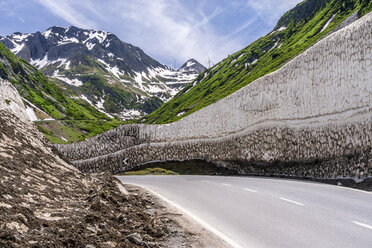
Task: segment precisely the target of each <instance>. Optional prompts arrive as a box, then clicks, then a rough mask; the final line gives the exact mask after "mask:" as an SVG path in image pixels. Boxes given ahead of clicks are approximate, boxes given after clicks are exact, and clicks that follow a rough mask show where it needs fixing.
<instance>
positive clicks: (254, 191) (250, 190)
mask: <svg viewBox="0 0 372 248" xmlns="http://www.w3.org/2000/svg"><path fill="white" fill-rule="evenodd" d="M244 190H245V191H249V192H253V193H257V191H256V190H253V189H247V188H244Z"/></svg>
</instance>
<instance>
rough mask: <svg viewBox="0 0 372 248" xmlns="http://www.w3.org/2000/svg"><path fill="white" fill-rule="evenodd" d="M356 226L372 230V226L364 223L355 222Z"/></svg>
mask: <svg viewBox="0 0 372 248" xmlns="http://www.w3.org/2000/svg"><path fill="white" fill-rule="evenodd" d="M353 223H354V224H357V225H358V226H362V227H365V228H368V229H371V230H372V226H370V225H367V224H363V223H360V222H358V221H353Z"/></svg>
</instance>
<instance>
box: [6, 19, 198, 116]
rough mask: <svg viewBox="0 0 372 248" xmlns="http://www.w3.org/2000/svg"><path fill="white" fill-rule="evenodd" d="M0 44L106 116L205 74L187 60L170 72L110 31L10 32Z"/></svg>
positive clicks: (72, 28) (168, 92) (169, 92)
mask: <svg viewBox="0 0 372 248" xmlns="http://www.w3.org/2000/svg"><path fill="white" fill-rule="evenodd" d="M0 42H2V43H3V44H4V45H5V46H7V47H8V48H9V49H10V50H11V51H12V52H13V53H15V54H16V55H17V56H19V57H21V58H23V59H25V60H27V61H28V62H30V63H31V64H32V65H34V66H35V67H37V68H38V69H40V70H42V71H43V72H44V73H45V74H46V75H47V76H49V77H50V78H52V79H53V80H59V81H61V82H63V83H65V84H66V86H67V87H69V88H71V87H72V88H73V89H74V91H75V92H78V93H79V94H78V97H79V98H81V99H83V100H86V99H88V100H89V101H90V102H89V103H91V104H92V105H93V106H95V107H96V108H97V109H100V110H102V111H105V112H107V113H109V114H115V113H125V114H127V113H138V109H136V108H135V107H134V109H131V108H129V109H128V107H130V106H141V104H143V103H144V102H146V100H147V99H150V98H153V97H157V98H158V99H161V101H163V102H164V101H167V100H169V99H170V98H171V97H172V96H174V95H175V94H177V93H178V91H180V90H181V89H182V88H183V87H184V86H185V85H186V84H188V83H190V82H191V81H193V80H194V79H195V78H196V77H197V76H198V74H199V73H200V72H202V71H204V69H205V68H204V67H203V66H202V65H200V64H199V63H198V62H197V61H196V60H189V61H188V62H186V63H185V65H184V66H183V67H181V68H180V70H178V71H175V70H172V69H170V68H169V67H168V66H166V65H163V64H161V63H159V62H158V61H156V60H154V59H153V58H151V57H150V56H148V55H147V54H145V53H144V52H143V51H142V50H141V49H140V48H138V47H135V46H133V45H131V44H128V43H125V42H123V41H121V40H120V39H119V38H118V37H117V36H116V35H114V34H112V33H110V32H105V31H99V30H90V29H80V28H78V27H75V26H70V27H58V26H53V27H51V28H48V29H47V30H45V31H44V32H36V33H32V34H22V33H14V34H12V35H9V36H5V37H0ZM97 84H99V86H97ZM86 85H89V87H92V89H87V88H86V87H83V86H86ZM118 91H119V92H120V93H119V92H118ZM124 92H126V93H124ZM129 96H130V97H129ZM109 98H110V100H111V99H116V100H115V103H110V104H105V101H107V99H109ZM128 99H133V100H128ZM139 103H140V104H139ZM97 104H98V105H99V106H98V105H97ZM96 105H97V106H96ZM123 115H124V114H123Z"/></svg>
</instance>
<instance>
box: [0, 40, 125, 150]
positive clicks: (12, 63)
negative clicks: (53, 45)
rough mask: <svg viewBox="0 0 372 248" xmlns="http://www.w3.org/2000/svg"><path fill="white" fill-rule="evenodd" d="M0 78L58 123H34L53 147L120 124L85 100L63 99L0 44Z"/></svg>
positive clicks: (53, 87)
mask: <svg viewBox="0 0 372 248" xmlns="http://www.w3.org/2000/svg"><path fill="white" fill-rule="evenodd" d="M0 77H1V78H3V79H7V80H9V81H11V82H12V84H13V85H14V86H15V87H16V88H17V90H18V92H19V93H20V95H21V96H22V97H24V98H25V99H27V100H28V101H30V102H31V103H33V104H34V105H36V106H37V107H38V108H40V109H41V110H43V111H44V112H45V113H47V114H48V115H50V116H51V117H53V118H54V119H56V120H59V121H58V125H57V124H56V125H50V124H48V125H47V124H46V123H37V125H38V127H39V129H40V130H41V131H43V133H44V134H45V135H46V137H47V138H48V139H49V140H50V141H52V142H54V143H63V142H65V141H63V140H62V139H61V138H60V137H61V136H65V138H67V140H69V141H78V140H83V139H85V138H86V137H88V136H93V135H96V134H98V133H102V132H104V131H107V130H109V129H111V128H114V127H116V126H118V125H120V124H121V123H120V122H118V121H116V120H113V119H111V118H109V117H108V116H107V115H105V114H103V113H101V112H99V111H97V110H96V109H95V108H93V107H92V106H91V105H90V104H89V103H87V102H85V101H84V100H81V99H73V98H69V97H66V94H65V92H63V91H62V90H61V89H60V88H59V87H58V86H57V85H56V84H55V83H53V82H51V81H49V80H48V79H47V78H46V77H45V75H44V74H43V73H42V72H40V71H38V70H37V69H35V68H34V67H33V66H31V65H30V64H28V63H27V62H26V61H25V60H23V59H21V58H19V57H17V56H15V55H14V54H13V53H12V52H10V51H9V50H8V49H7V48H6V47H5V46H4V45H3V44H1V43H0ZM50 126H53V128H50ZM57 133H58V134H59V135H56V134H57Z"/></svg>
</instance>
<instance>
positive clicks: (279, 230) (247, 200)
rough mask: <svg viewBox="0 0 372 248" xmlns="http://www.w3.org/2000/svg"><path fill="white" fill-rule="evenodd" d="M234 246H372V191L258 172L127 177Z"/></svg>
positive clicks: (121, 178)
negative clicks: (260, 175) (254, 174)
mask: <svg viewBox="0 0 372 248" xmlns="http://www.w3.org/2000/svg"><path fill="white" fill-rule="evenodd" d="M119 179H120V180H122V182H124V183H129V184H136V185H140V186H143V187H145V188H146V189H149V190H151V191H153V192H155V193H157V194H158V195H160V196H161V197H163V198H165V199H166V200H168V201H169V202H170V203H172V204H174V205H175V206H178V207H180V208H181V209H182V210H183V211H185V212H186V213H187V214H189V215H191V216H192V217H194V218H195V219H196V220H198V221H199V222H201V224H203V225H204V226H205V227H207V228H209V229H210V230H211V231H213V232H215V233H216V234H217V235H219V236H220V237H221V238H223V239H225V240H226V241H227V242H228V243H230V244H231V245H232V246H233V247H254V248H256V247H257V248H260V247H296V248H304V247H312V248H313V247H327V248H329V247H337V248H340V247H358V248H359V247H360V248H362V247H365V248H371V247H372V193H369V192H362V191H358V190H353V189H348V188H343V187H338V186H333V185H326V184H320V183H311V182H302V181H296V180H282V179H271V178H257V177H218V176H214V177H213V176H125V177H119Z"/></svg>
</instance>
